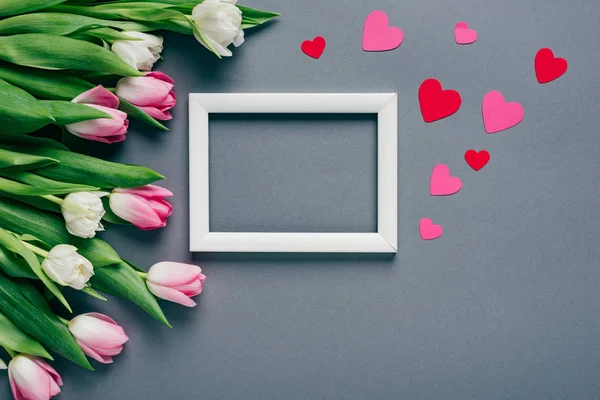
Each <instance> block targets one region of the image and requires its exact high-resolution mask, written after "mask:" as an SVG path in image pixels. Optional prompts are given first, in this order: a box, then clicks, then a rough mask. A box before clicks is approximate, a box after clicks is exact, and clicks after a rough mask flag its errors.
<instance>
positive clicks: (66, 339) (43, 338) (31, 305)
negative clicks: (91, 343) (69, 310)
mask: <svg viewBox="0 0 600 400" xmlns="http://www.w3.org/2000/svg"><path fill="white" fill-rule="evenodd" d="M44 304H46V302H45V300H44V298H43V297H42V296H41V294H40V293H39V292H37V291H36V290H35V289H34V288H33V287H32V286H31V285H30V284H28V283H27V282H25V281H22V280H12V279H9V278H7V277H6V276H5V275H4V274H1V273H0V309H1V310H2V312H3V313H4V314H5V315H6V316H7V317H8V319H10V320H11V321H12V322H13V323H14V324H15V325H16V326H18V327H19V328H20V329H21V330H22V331H23V332H25V333H26V334H28V335H29V336H31V337H32V338H34V339H36V340H38V341H39V342H40V343H41V344H42V345H44V346H45V347H46V348H48V349H49V350H52V351H54V352H56V353H58V354H60V355H61V356H63V357H65V358H66V359H68V360H71V361H73V362H74V363H76V364H78V365H80V366H82V367H83V368H87V369H89V370H93V368H92V366H91V365H90V363H89V361H88V360H87V358H86V357H85V354H83V351H82V350H81V348H80V347H79V345H78V344H77V341H76V340H75V338H74V337H73V335H71V333H70V332H69V329H68V328H67V327H66V326H65V325H64V324H63V323H62V322H61V321H60V319H59V318H58V317H57V316H56V315H54V314H53V313H52V312H51V311H50V308H49V307H48V306H47V305H45V306H44Z"/></svg>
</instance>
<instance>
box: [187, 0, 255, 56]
mask: <svg viewBox="0 0 600 400" xmlns="http://www.w3.org/2000/svg"><path fill="white" fill-rule="evenodd" d="M235 3H237V0H204V1H203V2H202V3H200V4H198V5H197V6H196V7H194V9H193V10H192V17H191V18H192V20H193V21H194V23H195V24H196V26H197V27H198V29H199V30H200V32H202V34H203V35H204V38H205V40H206V41H207V42H208V43H210V45H211V46H212V47H214V49H215V50H216V51H217V53H219V54H220V55H221V56H224V57H230V56H231V55H232V53H231V50H229V49H228V48H227V47H228V46H229V45H230V44H232V43H233V45H234V46H235V47H238V46H241V45H242V43H244V31H243V30H242V12H241V11H240V9H239V8H237V7H236V6H235ZM194 36H195V37H196V39H197V40H198V41H199V42H200V43H202V45H203V46H204V47H206V48H208V46H207V45H206V44H205V43H204V41H203V40H202V39H201V38H200V37H199V35H197V34H196V33H195V32H194Z"/></svg>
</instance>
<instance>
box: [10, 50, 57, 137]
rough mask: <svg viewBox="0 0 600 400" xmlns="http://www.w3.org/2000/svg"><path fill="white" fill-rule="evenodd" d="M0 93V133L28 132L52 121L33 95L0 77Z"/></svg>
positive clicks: (50, 116)
mask: <svg viewBox="0 0 600 400" xmlns="http://www.w3.org/2000/svg"><path fill="white" fill-rule="evenodd" d="M0 39H1V38H0ZM1 51H2V50H0V52H1ZM0 93H2V101H0V121H2V125H1V126H0V134H4V133H8V134H20V133H29V132H33V131H36V130H38V129H40V128H42V127H43V126H46V125H48V124H49V123H51V122H54V118H52V115H50V113H49V112H48V110H47V109H46V107H44V106H43V105H42V104H41V103H40V102H39V101H38V100H36V99H35V97H33V96H32V95H30V94H29V93H27V92H26V91H24V90H22V89H19V88H17V87H15V86H13V85H11V84H9V83H7V82H6V81H4V80H2V79H0Z"/></svg>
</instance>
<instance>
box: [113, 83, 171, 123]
mask: <svg viewBox="0 0 600 400" xmlns="http://www.w3.org/2000/svg"><path fill="white" fill-rule="evenodd" d="M174 83H175V82H174V81H173V79H171V77H169V76H168V75H167V74H163V73H162V72H149V73H147V74H146V76H137V77H125V78H121V79H120V80H119V82H117V96H119V97H120V98H122V99H124V100H126V101H128V102H130V103H131V104H133V105H135V106H137V107H138V108H139V109H140V110H142V111H144V112H145V113H146V114H148V115H150V116H151V117H152V118H155V119H158V120H161V121H167V120H170V119H171V118H173V117H172V116H171V113H170V112H169V110H170V109H171V108H173V107H174V106H175V104H176V103H177V98H176V97H175V92H173V86H174Z"/></svg>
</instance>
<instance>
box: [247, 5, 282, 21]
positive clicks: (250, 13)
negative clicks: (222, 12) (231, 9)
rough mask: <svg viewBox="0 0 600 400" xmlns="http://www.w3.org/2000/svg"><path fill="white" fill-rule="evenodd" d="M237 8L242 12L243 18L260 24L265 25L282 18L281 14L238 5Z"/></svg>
mask: <svg viewBox="0 0 600 400" xmlns="http://www.w3.org/2000/svg"><path fill="white" fill-rule="evenodd" d="M237 8H239V10H240V11H241V12H242V18H247V19H251V20H254V21H257V22H258V24H259V25H260V24H264V23H265V22H267V21H270V20H272V19H273V18H276V17H279V16H281V14H279V13H275V12H270V11H262V10H257V9H255V8H250V7H245V6H240V5H237Z"/></svg>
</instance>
